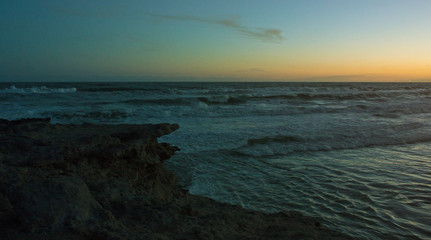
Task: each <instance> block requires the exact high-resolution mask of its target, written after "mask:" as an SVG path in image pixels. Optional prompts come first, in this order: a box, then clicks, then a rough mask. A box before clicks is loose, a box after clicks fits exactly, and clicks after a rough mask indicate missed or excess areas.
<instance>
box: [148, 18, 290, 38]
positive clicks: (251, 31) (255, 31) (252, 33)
mask: <svg viewBox="0 0 431 240" xmlns="http://www.w3.org/2000/svg"><path fill="white" fill-rule="evenodd" d="M148 15H149V16H152V17H156V18H159V19H166V20H171V21H192V22H201V23H207V24H213V25H219V26H223V27H227V28H230V29H232V30H235V31H236V32H239V33H241V34H244V35H246V36H249V37H253V38H257V39H259V40H262V41H281V40H282V39H283V37H282V35H281V30H279V29H276V28H256V27H248V26H244V25H241V24H240V23H239V22H238V21H237V20H236V19H234V18H226V19H209V18H202V17H195V16H188V15H179V16H172V15H159V14H148Z"/></svg>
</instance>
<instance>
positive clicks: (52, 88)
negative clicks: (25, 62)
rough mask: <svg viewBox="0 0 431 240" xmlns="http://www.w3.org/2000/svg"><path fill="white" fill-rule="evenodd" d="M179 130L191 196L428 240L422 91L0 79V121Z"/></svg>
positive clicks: (177, 160) (426, 104) (427, 114)
mask: <svg viewBox="0 0 431 240" xmlns="http://www.w3.org/2000/svg"><path fill="white" fill-rule="evenodd" d="M33 117H43V118H46V117H50V118H52V122H54V123H83V122H91V123H110V124H120V123H162V122H167V123H178V124H179V125H180V129H179V130H177V131H176V132H174V133H172V134H171V135H168V136H164V137H162V138H161V139H160V141H163V142H168V143H170V144H172V145H175V146H178V147H180V148H181V151H179V152H177V153H176V155H175V156H174V157H172V158H171V159H170V160H168V161H167V162H166V164H167V167H168V168H170V169H171V170H172V171H173V172H175V173H176V174H177V175H178V178H179V184H180V185H182V186H184V187H185V188H187V189H188V190H189V191H190V193H192V194H196V195H202V196H207V197H210V198H213V199H216V200H218V201H223V202H229V203H233V204H238V205H241V206H243V207H245V208H248V209H255V210H261V211H267V212H276V211H283V210H297V211H301V212H302V213H303V214H305V215H309V216H314V217H317V218H319V219H321V221H322V222H323V224H324V225H325V226H327V227H329V228H332V229H335V230H338V231H342V232H344V233H347V234H350V235H352V236H355V237H358V238H361V239H430V238H431V84H427V83H15V84H13V83H0V118H5V119H19V118H33Z"/></svg>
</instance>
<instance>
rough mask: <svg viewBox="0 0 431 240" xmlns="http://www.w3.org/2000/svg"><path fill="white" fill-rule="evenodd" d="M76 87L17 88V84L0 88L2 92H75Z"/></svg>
mask: <svg viewBox="0 0 431 240" xmlns="http://www.w3.org/2000/svg"><path fill="white" fill-rule="evenodd" d="M76 91H77V90H76V88H74V87H73V88H48V87H46V86H40V87H31V88H17V87H15V85H12V86H10V87H9V88H4V89H0V93H21V94H26V93H74V92H76Z"/></svg>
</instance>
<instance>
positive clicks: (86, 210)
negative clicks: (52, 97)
mask: <svg viewBox="0 0 431 240" xmlns="http://www.w3.org/2000/svg"><path fill="white" fill-rule="evenodd" d="M176 129H178V125H176V124H146V125H126V124H123V125H103V124H100V125H93V124H83V125H74V124H65V125H61V124H55V125H52V124H49V119H22V120H15V121H7V120H1V119H0V239H25V240H26V239H112V240H114V239H351V238H350V237H349V236H345V235H343V234H341V233H338V232H334V231H331V230H328V229H325V228H324V227H323V226H321V225H322V224H320V222H318V221H316V219H313V218H309V217H305V216H302V215H301V214H299V213H297V212H281V213H275V214H267V213H260V212H255V211H250V210H245V209H243V208H241V207H239V206H233V205H229V204H226V203H219V202H216V201H214V200H212V199H208V198H205V197H198V196H193V195H190V194H189V193H188V192H187V191H185V190H184V189H181V188H179V187H178V186H176V185H175V181H176V176H175V175H174V174H173V173H171V172H170V171H169V170H167V169H166V168H165V167H163V161H165V160H167V159H169V158H170V157H171V156H172V155H173V154H174V153H175V151H178V150H179V149H178V148H176V147H173V146H170V145H169V144H167V143H159V142H158V141H157V138H158V137H160V136H162V135H165V134H169V133H171V132H173V131H175V130H176Z"/></svg>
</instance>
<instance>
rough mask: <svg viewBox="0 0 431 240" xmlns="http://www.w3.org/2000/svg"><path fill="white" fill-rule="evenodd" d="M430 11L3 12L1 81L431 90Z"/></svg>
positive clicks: (326, 5)
mask: <svg viewBox="0 0 431 240" xmlns="http://www.w3.org/2000/svg"><path fill="white" fill-rule="evenodd" d="M430 9H431V1H427V0H410V1H401V0H380V1H376V0H362V1H356V0H327V1H321V0H297V1H294V0H292V1H284V0H278V1H276V0H268V1H258V0H238V1H227V0H220V1H202V0H200V1H198V0H188V1H172V0H160V1H140V0H127V1H119V0H93V1H86V0H75V1H58V0H37V1H36V0H21V1H15V0H3V1H1V2H0V21H1V24H0V32H1V33H2V34H1V35H0V52H1V54H0V81H3V82H14V81H431V44H430V43H431V31H430V30H429V29H430V28H429V26H431V17H430V15H429V10H430Z"/></svg>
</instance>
